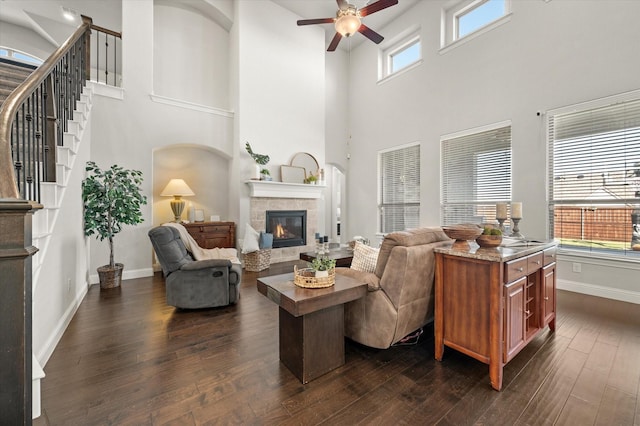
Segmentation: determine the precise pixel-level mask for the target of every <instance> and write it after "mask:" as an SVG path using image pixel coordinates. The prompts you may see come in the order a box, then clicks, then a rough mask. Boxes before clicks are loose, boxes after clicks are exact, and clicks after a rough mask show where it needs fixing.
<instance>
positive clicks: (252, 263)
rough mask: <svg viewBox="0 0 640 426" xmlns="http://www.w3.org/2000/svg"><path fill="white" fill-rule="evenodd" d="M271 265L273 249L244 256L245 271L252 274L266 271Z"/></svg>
mask: <svg viewBox="0 0 640 426" xmlns="http://www.w3.org/2000/svg"><path fill="white" fill-rule="evenodd" d="M270 264H271V249H263V250H258V251H254V252H251V253H247V254H245V255H244V269H246V270H247V271H250V272H260V271H264V270H265V269H267V268H268V267H269V265H270Z"/></svg>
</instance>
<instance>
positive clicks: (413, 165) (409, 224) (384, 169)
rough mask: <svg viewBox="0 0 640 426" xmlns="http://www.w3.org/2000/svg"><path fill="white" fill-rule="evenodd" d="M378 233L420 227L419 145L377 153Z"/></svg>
mask: <svg viewBox="0 0 640 426" xmlns="http://www.w3.org/2000/svg"><path fill="white" fill-rule="evenodd" d="M378 182H379V185H378V186H379V194H378V200H379V202H378V209H379V216H380V220H379V223H380V225H379V231H380V232H381V233H383V234H386V233H389V232H394V231H403V230H405V229H410V228H417V227H418V226H419V225H420V144H412V145H407V146H404V147H401V148H397V149H393V150H387V151H381V152H379V153H378Z"/></svg>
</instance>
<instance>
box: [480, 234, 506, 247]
mask: <svg viewBox="0 0 640 426" xmlns="http://www.w3.org/2000/svg"><path fill="white" fill-rule="evenodd" d="M476 243H478V245H479V246H480V247H498V246H499V245H500V244H502V235H480V236H478V238H476Z"/></svg>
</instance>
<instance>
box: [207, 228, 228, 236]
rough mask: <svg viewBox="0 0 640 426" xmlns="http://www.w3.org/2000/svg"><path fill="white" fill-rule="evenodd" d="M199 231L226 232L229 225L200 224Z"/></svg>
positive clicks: (210, 232) (209, 232)
mask: <svg viewBox="0 0 640 426" xmlns="http://www.w3.org/2000/svg"><path fill="white" fill-rule="evenodd" d="M200 232H205V233H207V234H225V235H226V234H228V233H229V227H228V226H201V227H200Z"/></svg>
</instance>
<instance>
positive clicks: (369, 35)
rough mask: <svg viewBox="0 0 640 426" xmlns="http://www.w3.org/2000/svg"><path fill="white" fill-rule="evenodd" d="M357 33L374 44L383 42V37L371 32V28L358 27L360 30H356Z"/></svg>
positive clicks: (363, 25)
mask: <svg viewBox="0 0 640 426" xmlns="http://www.w3.org/2000/svg"><path fill="white" fill-rule="evenodd" d="M358 32H359V33H360V34H362V35H363V36H365V37H366V38H368V39H369V40H371V41H372V42H374V43H375V44H380V42H381V41H382V40H384V37H382V36H381V35H380V34H378V33H377V32H375V31H373V30H372V29H371V28H369V27H367V26H366V25H365V24H362V25H360V28H358Z"/></svg>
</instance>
